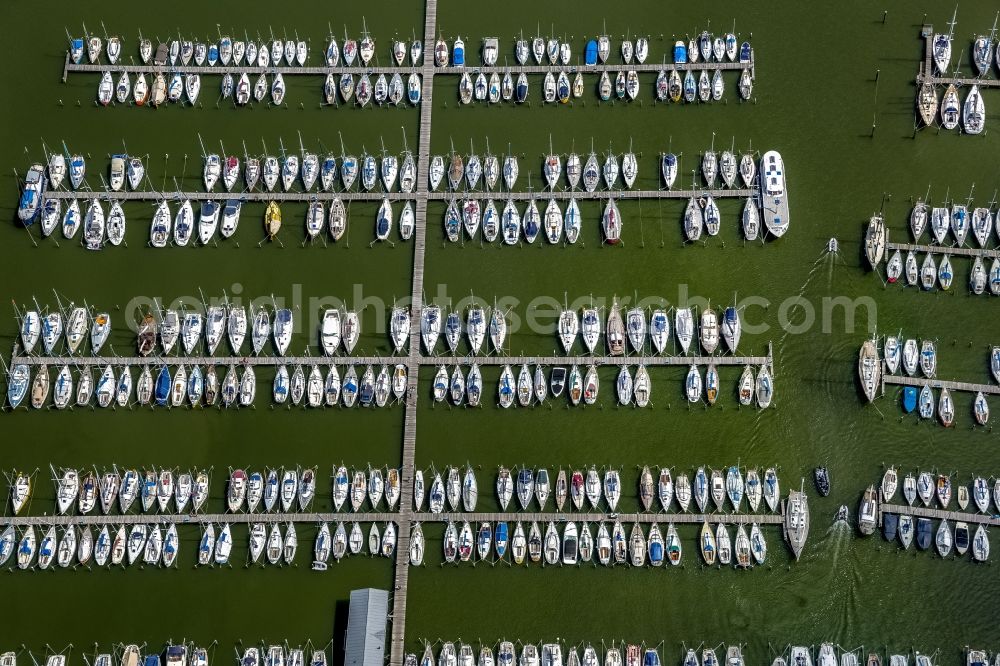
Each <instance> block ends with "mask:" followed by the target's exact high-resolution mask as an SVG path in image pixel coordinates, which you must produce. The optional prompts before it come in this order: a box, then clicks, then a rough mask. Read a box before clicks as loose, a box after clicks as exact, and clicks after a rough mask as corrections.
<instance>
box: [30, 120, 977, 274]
mask: <svg viewBox="0 0 1000 666" xmlns="http://www.w3.org/2000/svg"><path fill="white" fill-rule="evenodd" d="M428 115H429V114H428ZM421 118H423V114H421ZM428 150H429V146H428ZM425 156H426V153H423V152H421V157H420V158H419V159H418V164H419V166H418V168H417V173H418V174H426V173H427V164H425V162H427V159H426V157H425ZM539 175H540V174H539ZM418 180H420V179H419V178H418ZM380 182H381V181H380ZM704 196H711V197H713V198H715V199H732V198H739V199H745V198H747V197H756V196H757V192H756V190H753V189H744V188H736V189H720V188H704V189H693V190H596V191H594V192H586V191H583V190H574V191H570V190H557V191H555V192H550V191H547V190H543V191H539V192H501V191H497V192H488V191H473V192H464V191H463V192H428V191H427V189H426V186H425V185H424V184H423V183H420V184H419V186H418V189H417V191H415V192H400V191H393V192H383V191H371V192H357V191H351V192H326V191H311V192H258V191H250V192H247V191H244V192H226V191H217V192H197V191H192V192H170V191H165V192H153V191H144V190H140V191H132V190H128V191H126V190H122V191H120V192H105V191H97V190H91V191H80V190H50V191H47V192H46V193H45V198H46V199H63V200H68V199H78V200H83V201H88V200H90V199H99V200H102V201H148V202H150V203H159V202H160V201H163V200H164V199H165V200H167V201H171V202H179V201H183V200H185V199H189V200H191V201H226V200H228V199H235V200H237V201H242V202H244V203H246V202H258V203H270V202H271V201H276V202H278V203H309V202H312V201H323V202H326V203H329V202H331V201H333V200H334V199H340V200H341V201H344V202H346V203H351V202H355V201H368V202H374V203H377V202H381V201H382V200H383V199H388V200H389V201H415V202H416V204H417V207H416V209H415V214H416V215H417V218H416V219H418V220H422V219H425V218H424V217H422V216H421V215H425V214H426V208H427V201H428V200H436V201H451V200H464V199H487V198H495V199H496V200H497V201H506V200H507V199H512V200H514V201H527V200H529V199H535V200H537V201H543V202H544V201H548V200H549V199H556V200H558V201H567V200H569V199H576V200H578V201H607V200H608V199H617V200H619V201H631V200H636V199H639V200H645V199H690V198H692V197H694V198H699V197H704ZM421 202H423V203H422V204H421ZM891 245H892V244H890V246H891ZM890 249H892V248H891V247H890ZM956 249H958V248H956ZM933 251H934V252H937V251H938V250H933ZM991 256H997V252H996V251H993V255H991Z"/></svg>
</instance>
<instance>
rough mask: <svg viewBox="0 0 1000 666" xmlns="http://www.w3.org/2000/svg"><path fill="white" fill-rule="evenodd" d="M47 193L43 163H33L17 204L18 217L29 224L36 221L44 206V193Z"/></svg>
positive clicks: (25, 223) (26, 224)
mask: <svg viewBox="0 0 1000 666" xmlns="http://www.w3.org/2000/svg"><path fill="white" fill-rule="evenodd" d="M44 193H45V168H44V167H43V166H42V165H41V164H33V165H32V166H31V168H30V169H28V174H27V175H26V176H25V178H24V189H23V190H22V191H21V199H20V200H19V201H18V204H17V217H18V218H19V219H20V220H21V222H23V223H24V226H29V225H31V224H33V223H34V222H35V218H37V217H38V212H39V211H40V210H41V208H42V195H43V194H44Z"/></svg>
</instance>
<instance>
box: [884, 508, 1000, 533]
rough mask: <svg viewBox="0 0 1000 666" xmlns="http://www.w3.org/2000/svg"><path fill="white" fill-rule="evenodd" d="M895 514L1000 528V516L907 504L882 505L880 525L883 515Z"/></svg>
mask: <svg viewBox="0 0 1000 666" xmlns="http://www.w3.org/2000/svg"><path fill="white" fill-rule="evenodd" d="M884 513H895V514H898V515H909V516H913V517H914V518H931V519H933V520H950V521H951V522H952V524H954V523H955V522H956V521H960V520H961V521H964V522H966V523H972V524H976V525H988V526H990V527H1000V516H996V515H994V516H991V515H988V514H985V513H967V512H965V511H949V510H947V509H931V508H929V507H924V506H907V505H906V504H880V505H879V524H880V525H881V524H882V514H884Z"/></svg>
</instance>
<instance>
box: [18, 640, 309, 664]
mask: <svg viewBox="0 0 1000 666" xmlns="http://www.w3.org/2000/svg"><path fill="white" fill-rule="evenodd" d="M94 647H95V650H96V649H97V645H96V644H95V646H94ZM275 647H277V646H275ZM71 649H72V646H71ZM119 649H120V652H119ZM251 649H253V650H257V648H251ZM279 649H281V650H283V649H284V648H279ZM114 650H115V652H114V654H112V653H110V652H99V651H98V652H97V653H96V654H95V655H94V658H93V660H90V659H87V658H84V663H85V664H93V666H161V664H166V666H208V649H207V648H204V647H199V646H197V645H194V644H188V643H178V644H174V643H168V644H167V645H166V649H165V650H161V649H160V648H157V647H152V646H150V647H148V648H146V647H144V650H145V653H143V652H141V651H140V649H139V646H138V645H135V644H130V645H116V646H114ZM292 651H295V650H294V649H293V650H290V652H292ZM297 651H298V652H299V653H302V650H301V649H297ZM17 657H18V655H17V654H16V653H14V652H4V653H3V654H0V664H2V666H17ZM21 663H22V664H24V663H31V664H41V663H44V664H45V666H66V664H68V663H69V657H68V656H67V655H65V654H59V653H56V654H49V655H48V656H46V658H45V660H44V662H40V661H39V660H37V659H35V657H34V655H32V654H31V652H30V651H29V652H28V660H27V661H22V662H21ZM303 664H304V660H303V658H302V657H301V655H300V656H299V657H298V658H297V659H296V666H303ZM243 666H260V661H259V660H258V661H257V662H244V664H243ZM290 666H291V665H290ZM309 666H326V653H325V652H324V651H323V650H318V651H313V653H312V661H311V662H310V663H309Z"/></svg>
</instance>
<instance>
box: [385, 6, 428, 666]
mask: <svg viewBox="0 0 1000 666" xmlns="http://www.w3.org/2000/svg"><path fill="white" fill-rule="evenodd" d="M436 29H437V0H427V6H426V13H425V15H424V45H425V46H424V49H423V56H424V63H423V77H422V80H421V86H422V90H421V99H422V100H423V103H422V104H421V105H420V130H419V135H418V141H417V144H418V149H417V204H416V210H415V211H414V213H415V216H416V221H417V223H416V228H415V229H414V233H413V281H412V283H411V290H410V319H411V321H417V322H419V321H420V312H421V310H422V309H423V295H424V255H425V252H426V249H427V192H428V188H429V182H428V179H427V173H428V171H429V169H428V163H429V160H430V150H431V112H432V111H433V109H434V104H433V102H434V60H433V52H434V50H433V47H432V46H431V45H432V44H433V43H434V33H435V32H436ZM421 359H422V357H421V356H420V325H419V324H418V325H416V326H412V325H411V326H410V356H409V363H408V369H407V376H406V379H407V383H406V413H405V415H404V417H403V456H402V457H403V470H402V474H401V477H402V484H403V485H402V493H401V499H400V502H401V504H400V507H401V511H400V515H399V538H398V540H397V544H396V570H395V574H394V576H393V592H392V634H391V636H390V643H389V666H403V661H404V660H405V658H406V643H405V635H406V596H407V592H408V584H407V583H408V581H409V578H410V528H411V525H412V520H413V518H412V513H411V511H412V507H413V476H414V467H415V465H416V450H417V396H418V395H419V393H420V391H419V390H418V389H419V383H418V377H417V375H418V373H419V370H420V365H421Z"/></svg>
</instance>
